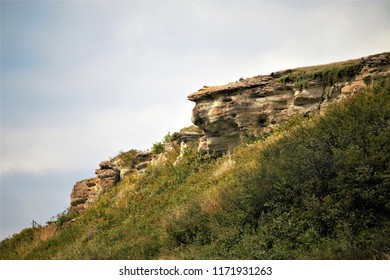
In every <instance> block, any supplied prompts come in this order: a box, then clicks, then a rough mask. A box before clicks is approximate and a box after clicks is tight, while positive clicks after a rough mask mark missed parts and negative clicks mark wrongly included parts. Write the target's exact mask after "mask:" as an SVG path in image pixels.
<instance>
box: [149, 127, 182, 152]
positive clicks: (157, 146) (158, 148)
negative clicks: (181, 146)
mask: <svg viewBox="0 0 390 280" xmlns="http://www.w3.org/2000/svg"><path fill="white" fill-rule="evenodd" d="M179 138H180V135H179V133H177V132H174V133H172V134H171V133H170V132H168V133H167V134H166V135H165V136H164V138H163V140H162V141H160V142H156V143H154V144H153V146H152V153H153V154H156V155H158V154H161V153H163V152H164V150H165V144H166V143H169V142H173V141H176V140H178V139H179Z"/></svg>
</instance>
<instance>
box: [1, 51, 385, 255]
mask: <svg viewBox="0 0 390 280" xmlns="http://www.w3.org/2000/svg"><path fill="white" fill-rule="evenodd" d="M373 61H376V62H375V63H376V64H375V65H373V64H372V63H373ZM389 71H390V69H389V53H386V54H381V55H376V56H372V57H369V58H365V59H360V60H352V61H348V62H344V63H341V64H340V63H335V64H330V65H324V66H315V67H308V68H300V69H293V70H285V71H280V72H277V73H271V75H267V76H258V77H254V78H249V79H245V80H240V81H237V82H235V83H232V84H229V85H226V86H219V87H207V88H203V89H202V90H200V91H199V92H198V93H194V94H192V95H190V97H189V99H190V100H192V101H194V102H195V103H196V106H195V108H194V115H193V121H194V123H195V125H197V126H198V127H192V128H185V129H183V130H182V131H180V132H178V133H173V134H168V135H167V136H166V137H165V138H164V139H163V141H162V142H161V143H155V144H154V145H153V147H152V151H151V152H140V151H136V150H131V151H128V152H123V153H120V154H119V155H117V156H115V157H114V158H113V159H111V160H110V161H104V162H102V163H101V164H100V168H99V169H98V170H97V172H96V174H97V177H96V178H90V179H87V180H83V181H80V182H78V183H76V185H75V187H74V189H73V192H72V194H73V196H72V199H73V200H72V201H73V204H72V205H71V206H72V207H73V208H71V209H70V211H69V212H65V213H61V214H60V215H58V217H57V218H56V219H55V220H53V221H50V222H48V224H47V225H45V226H43V227H38V228H27V229H24V230H23V231H22V232H20V233H19V234H15V235H14V236H12V237H10V238H8V239H6V240H4V241H2V242H1V243H0V258H1V259H390V141H389V140H390V78H389V76H390V75H389ZM291 92H292V93H291ZM244 100H245V101H246V103H245V104H246V105H245V104H244V103H243V102H244ZM255 112H256V114H255ZM262 116H263V117H262ZM264 116H265V117H264ZM226 124H228V125H226ZM226 139H228V140H226ZM77 186H79V187H77Z"/></svg>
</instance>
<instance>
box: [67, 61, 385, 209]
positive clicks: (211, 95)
mask: <svg viewBox="0 0 390 280" xmlns="http://www.w3.org/2000/svg"><path fill="white" fill-rule="evenodd" d="M386 77H390V53H382V54H378V55H372V56H368V57H364V58H361V59H355V60H350V61H346V62H339V63H333V64H328V65H321V66H313V67H305V68H298V69H293V70H284V71H279V72H276V73H271V74H270V75H263V76H256V77H253V78H248V79H240V80H239V81H237V82H234V83H230V84H227V85H224V86H213V87H203V88H202V89H200V90H199V91H198V92H195V93H192V94H191V95H189V96H188V99H189V100H191V101H194V102H195V103H196V105H195V107H194V109H193V115H192V121H193V123H194V124H195V126H197V127H198V128H199V129H200V130H201V131H202V132H201V133H198V132H194V131H193V130H191V129H190V130H188V131H186V130H183V131H181V132H180V133H177V138H176V139H174V140H172V141H170V142H168V143H165V148H164V150H165V151H167V150H169V149H172V148H175V147H176V148H178V149H180V155H179V156H178V158H177V160H176V163H177V162H179V161H180V160H181V159H182V157H183V154H184V151H185V149H186V147H187V144H188V143H191V142H196V143H199V148H198V150H199V152H200V153H209V154H212V155H215V156H219V155H222V154H224V153H228V152H229V151H232V150H233V149H234V148H235V147H236V146H238V145H239V144H241V143H243V142H245V141H246V140H247V139H248V137H251V136H257V135H261V134H262V133H264V132H266V131H268V130H270V129H272V127H273V126H274V125H275V124H278V123H280V122H282V121H285V120H287V119H288V118H290V117H291V116H293V115H303V116H307V115H310V114H313V113H317V112H320V111H321V110H322V109H323V108H324V107H326V106H327V105H328V104H330V103H333V102H337V101H339V100H341V99H343V98H346V97H348V96H350V95H352V94H354V93H356V92H359V91H362V90H363V89H365V88H366V87H368V86H370V85H371V84H372V83H373V82H374V81H376V80H379V79H384V78H386ZM195 130H198V129H195ZM165 160H166V158H165V152H162V153H160V154H156V153H153V152H150V151H144V152H141V151H136V150H130V151H128V152H125V153H121V154H120V155H118V156H117V157H115V158H113V159H111V160H109V161H103V162H101V163H100V165H99V169H97V170H96V172H95V173H96V175H97V176H96V177H94V178H90V179H85V180H81V181H79V182H77V183H76V184H75V186H74V187H73V190H72V193H71V206H70V210H71V211H74V210H75V211H82V210H84V209H86V208H88V207H89V206H90V205H91V204H92V203H93V202H94V201H95V200H96V199H97V198H98V197H99V196H100V194H101V193H103V192H104V191H106V190H107V189H109V188H112V187H114V186H115V184H116V183H117V182H118V181H120V180H121V179H123V178H124V177H125V176H126V175H128V174H136V175H137V176H138V175H142V174H143V173H144V171H145V170H146V168H148V167H149V166H152V165H156V164H161V163H163V162H164V161H165Z"/></svg>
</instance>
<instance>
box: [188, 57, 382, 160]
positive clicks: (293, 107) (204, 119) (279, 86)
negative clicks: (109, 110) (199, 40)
mask: <svg viewBox="0 0 390 280" xmlns="http://www.w3.org/2000/svg"><path fill="white" fill-rule="evenodd" d="M388 76H390V53H382V54H378V55H372V56H368V57H364V58H361V59H355V60H350V61H345V62H339V63H333V64H328V65H321V66H314V67H305V68H298V69H293V70H285V71H279V72H276V73H271V74H270V75H263V76H256V77H253V78H248V79H240V80H239V81H237V82H233V83H230V84H227V85H224V86H212V87H208V86H205V87H203V88H202V89H200V90H199V91H197V92H195V93H192V94H190V95H189V96H188V99H189V100H190V101H193V102H195V103H196V105H195V107H194V109H193V114H192V122H193V123H194V124H195V125H196V126H198V127H199V128H201V129H202V130H203V132H204V137H203V138H202V139H201V141H200V144H199V152H202V153H211V154H215V155H216V156H218V155H221V154H224V153H227V152H229V151H230V150H232V149H234V147H236V146H237V145H239V144H240V143H242V142H243V141H245V140H246V139H247V138H248V137H249V136H253V135H260V134H261V133H263V132H265V131H267V130H269V129H271V128H272V126H273V125H275V124H278V123H280V122H282V121H284V120H287V119H288V118H289V117H291V116H293V115H297V114H299V115H304V116H307V115H310V114H312V113H317V112H320V111H321V110H322V109H323V108H324V107H326V106H327V105H328V104H330V103H332V102H337V101H339V100H341V99H343V98H345V97H347V96H349V95H351V94H354V93H356V92H359V91H362V90H363V89H365V88H366V87H367V86H369V85H371V84H372V83H373V82H374V81H375V80H378V79H381V78H383V77H388Z"/></svg>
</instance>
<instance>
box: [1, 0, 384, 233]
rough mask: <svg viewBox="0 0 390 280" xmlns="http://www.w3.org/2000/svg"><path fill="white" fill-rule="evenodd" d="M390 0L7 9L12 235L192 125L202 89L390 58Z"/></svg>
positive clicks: (5, 136)
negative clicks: (125, 154)
mask: <svg viewBox="0 0 390 280" xmlns="http://www.w3.org/2000/svg"><path fill="white" fill-rule="evenodd" d="M389 14H390V2H389V1H372V0H367V1H346V0H345V1H246V0H238V1H233V0H231V1H229V0H225V1H222V0H213V1H200V0H198V1H195V0H193V1H191V0H188V1H185V0H177V1H157V0H155V1H148V0H141V1H1V224H0V225H1V236H0V239H3V238H4V237H7V236H9V235H12V234H13V233H15V232H18V231H20V230H21V229H22V228H25V227H29V226H30V224H31V221H32V220H33V219H34V220H36V221H38V222H39V223H41V224H44V223H45V222H46V221H48V220H49V219H50V218H51V217H52V216H55V215H56V214H58V213H60V212H62V211H63V210H64V209H65V208H66V207H67V206H68V205H69V195H70V192H71V190H72V187H73V185H74V183H75V182H76V181H78V180H81V179H85V178H89V177H93V176H94V170H95V169H96V168H97V167H98V164H99V162H100V161H102V160H105V159H108V158H109V157H111V156H115V155H116V154H117V153H118V152H119V151H120V150H123V151H126V150H129V149H131V148H136V149H142V150H145V149H148V148H150V147H151V146H152V143H154V142H156V141H159V140H161V139H162V137H163V136H164V135H165V134H166V133H167V132H168V131H169V132H174V131H178V130H179V129H180V128H182V127H184V126H188V125H190V124H191V121H190V119H191V110H192V107H193V105H194V104H192V103H191V102H190V101H187V99H186V97H187V95H188V94H190V93H192V92H194V91H196V90H198V89H199V88H201V87H203V85H218V84H225V83H228V82H232V81H236V80H238V79H239V78H241V77H244V78H245V77H251V76H255V75H258V74H269V73H270V72H272V71H276V70H281V69H287V68H293V67H298V66H305V65H313V64H322V63H328V62H333V61H339V60H346V59H351V58H358V57H362V56H366V55H370V54H375V53H380V52H384V51H389V46H390V20H389V16H388V15H389Z"/></svg>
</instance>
